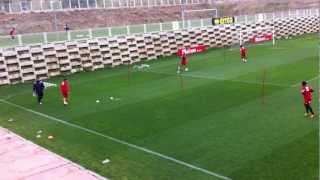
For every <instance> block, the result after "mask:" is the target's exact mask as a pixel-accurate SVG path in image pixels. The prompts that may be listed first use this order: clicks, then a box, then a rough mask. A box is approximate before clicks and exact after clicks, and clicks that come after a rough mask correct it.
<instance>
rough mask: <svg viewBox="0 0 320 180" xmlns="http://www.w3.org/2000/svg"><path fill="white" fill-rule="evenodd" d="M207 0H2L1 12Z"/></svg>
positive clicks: (155, 4) (120, 6) (168, 3)
mask: <svg viewBox="0 0 320 180" xmlns="http://www.w3.org/2000/svg"><path fill="white" fill-rule="evenodd" d="M206 2H207V0H50V1H49V0H11V1H0V12H1V11H4V12H8V13H18V12H26V11H54V10H74V9H101V8H106V9H112V8H135V7H154V6H172V5H182V4H183V5H191V4H204V3H206Z"/></svg>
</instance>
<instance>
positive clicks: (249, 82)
mask: <svg viewBox="0 0 320 180" xmlns="http://www.w3.org/2000/svg"><path fill="white" fill-rule="evenodd" d="M144 72H150V73H155V74H164V75H170V76H180V75H181V76H184V77H191V78H199V79H201V78H202V79H212V80H218V81H230V82H239V83H246V84H256V85H262V82H256V81H241V80H235V79H225V78H220V77H214V76H203V75H192V74H174V73H166V72H156V71H150V70H148V71H144ZM264 84H266V85H271V86H278V87H290V86H289V85H285V84H277V83H266V82H265V83H264Z"/></svg>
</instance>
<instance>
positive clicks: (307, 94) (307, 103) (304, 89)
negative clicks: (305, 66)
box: [301, 81, 314, 118]
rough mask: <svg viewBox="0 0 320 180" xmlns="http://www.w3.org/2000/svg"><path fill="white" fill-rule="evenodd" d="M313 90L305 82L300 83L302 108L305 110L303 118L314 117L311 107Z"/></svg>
mask: <svg viewBox="0 0 320 180" xmlns="http://www.w3.org/2000/svg"><path fill="white" fill-rule="evenodd" d="M312 93H313V89H312V88H311V87H310V86H309V85H308V83H307V82H306V81H302V86H301V94H302V95H303V100H304V107H305V108H306V113H305V116H308V115H310V117H311V118H313V117H314V112H313V110H312V107H311V101H312Z"/></svg>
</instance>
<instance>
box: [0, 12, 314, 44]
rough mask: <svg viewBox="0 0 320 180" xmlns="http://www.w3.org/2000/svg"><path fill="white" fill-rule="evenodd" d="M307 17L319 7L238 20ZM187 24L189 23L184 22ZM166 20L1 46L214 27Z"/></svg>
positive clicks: (38, 36)
mask: <svg viewBox="0 0 320 180" xmlns="http://www.w3.org/2000/svg"><path fill="white" fill-rule="evenodd" d="M305 16H318V17H319V9H300V10H290V11H281V12H274V13H261V14H254V15H242V16H236V17H235V20H236V23H237V24H241V23H256V22H261V21H272V20H278V19H285V18H293V17H305ZM184 23H185V25H183V24H184ZM184 23H183V22H182V21H173V22H164V23H152V24H140V25H128V26H117V27H105V28H95V29H82V30H72V31H67V32H66V31H57V32H43V33H32V34H19V35H17V36H16V38H15V39H11V37H10V36H0V47H10V46H18V45H31V44H47V43H54V42H66V41H76V40H83V39H92V38H99V37H113V36H123V35H134V34H142V33H152V32H160V31H172V30H180V29H184V28H198V27H207V26H212V20H211V18H207V19H196V20H186V22H184Z"/></svg>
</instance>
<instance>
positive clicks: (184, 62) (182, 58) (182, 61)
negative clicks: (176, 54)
mask: <svg viewBox="0 0 320 180" xmlns="http://www.w3.org/2000/svg"><path fill="white" fill-rule="evenodd" d="M181 65H187V56H186V55H185V54H183V55H182V56H181Z"/></svg>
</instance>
